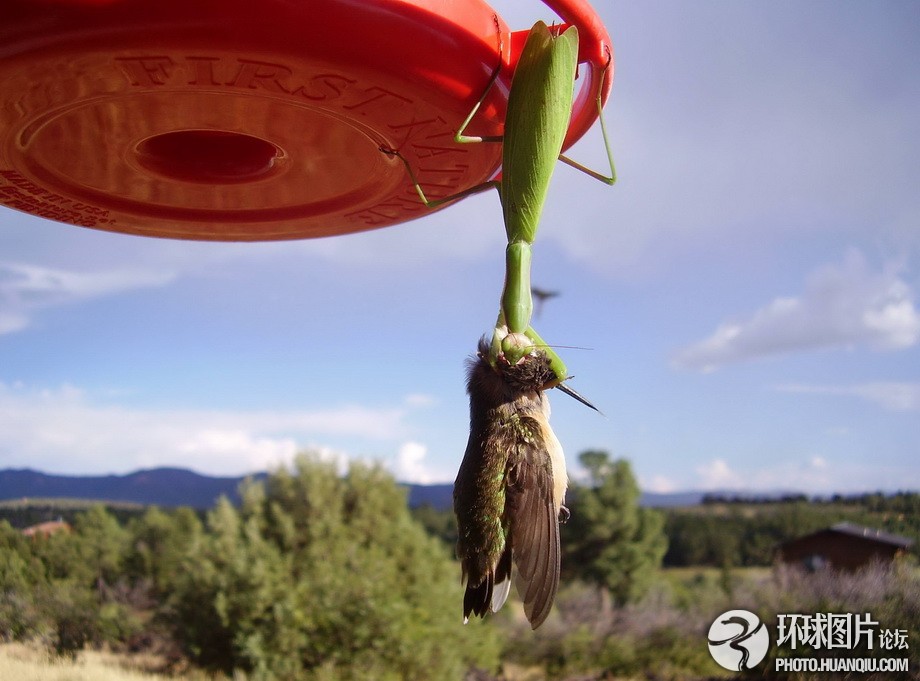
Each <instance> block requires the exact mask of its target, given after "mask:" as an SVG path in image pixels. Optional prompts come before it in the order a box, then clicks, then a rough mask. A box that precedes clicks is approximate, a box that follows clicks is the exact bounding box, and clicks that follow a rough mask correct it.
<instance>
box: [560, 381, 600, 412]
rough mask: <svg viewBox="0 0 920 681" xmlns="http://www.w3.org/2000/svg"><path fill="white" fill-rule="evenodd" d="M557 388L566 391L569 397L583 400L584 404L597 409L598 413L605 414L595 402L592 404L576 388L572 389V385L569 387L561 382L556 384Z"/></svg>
mask: <svg viewBox="0 0 920 681" xmlns="http://www.w3.org/2000/svg"><path fill="white" fill-rule="evenodd" d="M556 389H557V390H561V391H562V392H564V393H565V394H566V395H568V396H569V397H573V398H575V399H576V400H578V401H579V402H581V403H582V404H583V405H585V406H586V407H591V409H593V410H594V411H596V412H597V413H598V414H601V415H603V413H604V412H602V411H601V410H600V409H598V408H597V407H595V406H594V405H593V404H591V403H590V402H588V400H586V399H585V398H584V397H582V396H581V395H579V394H578V393H577V392H575V391H574V390H572V389H571V388H570V387H568V386H567V385H566V384H565V383H560V384H559V385H557V386H556Z"/></svg>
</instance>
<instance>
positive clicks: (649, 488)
mask: <svg viewBox="0 0 920 681" xmlns="http://www.w3.org/2000/svg"><path fill="white" fill-rule="evenodd" d="M639 487H640V488H641V489H642V491H644V492H654V493H656V494H668V493H670V492H676V491H677V489H678V486H677V483H675V482H674V481H673V480H672V479H671V478H668V477H666V476H664V475H653V476H652V477H651V478H649V479H648V480H645V479H641V478H640V480H639Z"/></svg>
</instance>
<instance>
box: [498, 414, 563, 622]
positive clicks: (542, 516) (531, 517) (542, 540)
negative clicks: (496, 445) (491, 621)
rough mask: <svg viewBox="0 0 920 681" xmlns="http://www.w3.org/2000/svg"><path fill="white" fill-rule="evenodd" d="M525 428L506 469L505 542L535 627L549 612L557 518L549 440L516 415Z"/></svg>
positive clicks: (556, 563) (534, 425)
mask: <svg viewBox="0 0 920 681" xmlns="http://www.w3.org/2000/svg"><path fill="white" fill-rule="evenodd" d="M520 427H521V429H522V430H523V431H524V432H525V433H526V436H525V437H522V438H521V440H520V441H519V443H518V445H517V447H516V450H517V451H516V454H517V456H516V457H515V461H514V462H513V464H512V467H511V470H510V479H511V484H510V486H509V489H508V510H509V511H510V514H511V523H510V524H511V546H512V551H513V555H514V563H515V565H516V567H517V577H516V578H515V586H516V587H517V590H518V594H519V595H520V597H521V600H522V601H523V602H524V613H525V614H526V615H527V619H528V620H529V621H530V625H531V627H532V628H534V629H536V628H537V627H539V626H540V625H541V624H543V621H544V620H545V619H546V617H547V615H549V611H550V609H551V608H552V606H553V601H554V600H555V598H556V591H557V590H558V588H559V554H560V549H559V522H558V509H557V508H556V504H555V501H554V499H553V466H552V459H551V456H550V452H549V449H548V448H549V447H550V446H552V444H551V443H549V442H547V441H546V439H545V437H544V431H543V429H542V428H541V427H540V423H539V422H538V421H537V420H536V419H533V418H530V417H525V418H522V419H521V425H520Z"/></svg>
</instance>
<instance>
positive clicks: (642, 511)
mask: <svg viewBox="0 0 920 681" xmlns="http://www.w3.org/2000/svg"><path fill="white" fill-rule="evenodd" d="M579 460H580V461H581V464H582V466H584V468H585V469H586V470H587V472H588V476H589V484H588V485H574V486H573V489H572V499H573V504H572V514H571V518H570V519H569V521H568V523H567V524H566V525H565V526H564V527H563V533H564V534H563V551H564V555H563V568H564V569H565V570H566V571H567V572H568V573H569V574H571V575H572V576H575V577H578V578H581V579H584V580H585V581H588V582H591V583H594V584H596V585H598V586H600V587H602V588H604V589H605V590H607V591H608V592H609V594H610V595H611V596H612V598H613V600H614V601H615V602H616V603H619V604H623V603H627V602H630V601H634V600H636V599H638V598H639V597H641V596H642V595H643V594H644V593H645V592H646V590H647V589H648V587H649V585H650V584H651V582H652V579H653V577H654V574H655V568H657V567H659V566H660V565H661V559H662V557H663V556H664V553H665V550H666V549H667V539H666V537H665V534H664V517H663V515H662V514H661V513H660V512H658V511H655V510H653V509H647V508H641V507H640V506H639V496H640V492H639V486H638V484H637V483H636V479H635V476H634V475H633V473H632V468H631V466H630V465H629V462H628V461H626V460H624V459H618V460H615V461H611V460H610V457H609V455H608V454H607V452H605V451H601V450H588V451H586V452H583V453H582V454H581V456H580V457H579Z"/></svg>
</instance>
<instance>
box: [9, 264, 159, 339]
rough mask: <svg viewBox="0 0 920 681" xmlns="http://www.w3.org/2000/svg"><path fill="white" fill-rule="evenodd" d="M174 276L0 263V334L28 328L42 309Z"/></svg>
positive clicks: (121, 270)
mask: <svg viewBox="0 0 920 681" xmlns="http://www.w3.org/2000/svg"><path fill="white" fill-rule="evenodd" d="M174 278H175V275H174V274H172V273H170V272H160V271H151V270H127V269H117V270H108V271H101V272H75V271H69V270H63V269H54V268H50V267H41V266H37V265H26V264H21V263H9V262H7V263H0V335H2V334H5V333H15V332H17V331H22V330H23V329H25V328H27V327H28V326H29V324H30V323H31V319H32V316H33V315H34V314H35V313H36V312H37V311H38V310H41V309H44V308H49V307H54V306H58V305H67V304H72V303H76V302H79V301H81V300H88V299H90V298H98V297H100V296H108V295H114V294H117V293H122V292H124V291H130V290H133V289H138V288H149V287H155V286H164V285H166V284H168V283H169V282H171V281H172V280H173V279H174Z"/></svg>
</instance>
